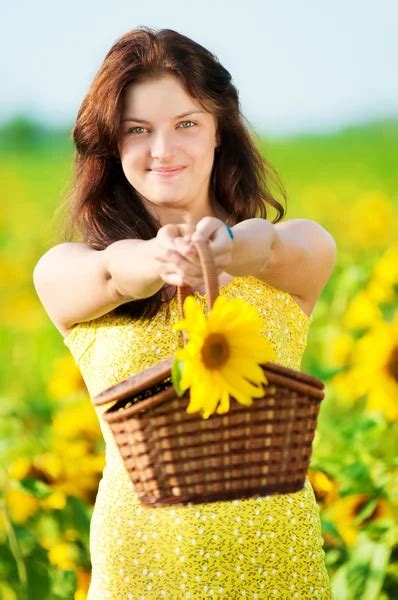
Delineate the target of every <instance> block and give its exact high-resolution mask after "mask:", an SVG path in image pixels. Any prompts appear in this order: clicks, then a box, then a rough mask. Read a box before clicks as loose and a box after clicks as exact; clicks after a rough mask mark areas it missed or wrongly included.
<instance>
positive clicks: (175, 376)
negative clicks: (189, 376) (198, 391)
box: [171, 359, 184, 398]
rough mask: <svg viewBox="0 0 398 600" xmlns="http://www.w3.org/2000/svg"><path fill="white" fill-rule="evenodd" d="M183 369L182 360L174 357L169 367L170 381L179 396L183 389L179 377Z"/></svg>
mask: <svg viewBox="0 0 398 600" xmlns="http://www.w3.org/2000/svg"><path fill="white" fill-rule="evenodd" d="M183 370H184V361H182V360H177V359H175V361H174V362H173V364H172V367H171V381H172V382H173V386H174V389H175V391H176V393H177V396H178V397H179V398H181V396H183V395H184V390H183V389H182V388H181V377H182V372H183Z"/></svg>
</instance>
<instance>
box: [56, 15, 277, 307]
mask: <svg viewBox="0 0 398 600" xmlns="http://www.w3.org/2000/svg"><path fill="white" fill-rule="evenodd" d="M165 74H173V75H176V76H177V77H178V78H179V80H180V81H181V83H182V85H183V86H184V89H185V90H186V91H187V93H188V94H190V95H191V97H193V98H195V99H197V100H198V101H199V103H200V104H201V106H203V107H204V108H205V109H206V110H208V111H209V112H212V113H213V114H214V115H215V117H216V120H217V124H218V131H219V133H220V148H219V151H218V152H216V153H215V156H214V163H213V168H212V172H211V186H212V192H213V194H214V197H215V198H216V199H217V202H218V203H219V204H220V205H221V206H222V207H223V208H224V210H225V211H226V213H227V214H228V215H230V216H229V217H228V218H227V220H226V221H227V222H228V223H229V224H230V225H233V224H235V223H239V222H240V221H243V220H246V219H250V218H253V217H259V218H265V219H266V218H267V205H271V206H273V207H274V208H275V209H276V211H277V216H276V218H275V219H274V220H273V221H272V222H273V223H277V222H278V221H279V220H281V219H282V218H283V216H284V214H285V212H284V209H283V207H282V206H281V204H279V202H277V200H275V198H274V197H273V195H272V194H271V191H270V187H269V186H270V183H271V181H272V180H273V181H274V183H276V185H277V187H278V189H279V191H280V192H281V194H282V196H283V198H284V200H285V201H286V192H285V189H284V187H283V185H282V183H281V182H280V180H279V177H278V175H277V173H276V171H275V170H274V168H273V167H272V166H271V165H270V164H269V163H268V162H267V161H266V160H265V159H264V158H263V156H262V155H261V154H260V152H259V150H258V149H257V147H256V145H255V142H254V139H253V137H252V135H251V133H250V131H249V127H248V125H247V122H246V119H245V117H244V116H243V115H242V113H241V111H240V103H239V98H238V91H237V90H236V88H235V86H234V85H233V83H232V82H231V75H230V73H229V72H228V71H227V70H226V69H225V68H224V67H223V66H222V65H221V64H220V62H219V61H218V59H217V57H216V56H215V55H214V54H212V53H211V52H210V51H209V50H207V49H206V48H204V47H203V46H201V45H200V44H198V43H196V42H194V41H193V40H191V39H189V38H188V37H186V36H184V35H182V34H180V33H177V32H176V31H173V30H172V29H161V30H155V29H153V28H150V27H139V28H137V29H133V30H132V31H129V32H127V33H126V34H124V35H123V36H121V37H120V38H119V39H118V40H117V41H116V42H115V43H114V44H113V46H112V47H111V49H110V50H109V52H108V53H107V55H106V57H105V59H104V61H103V63H102V65H101V67H100V69H99V71H98V73H97V74H96V76H95V78H94V80H93V82H92V84H91V87H90V88H89V90H88V93H87V95H86V97H85V98H84V100H83V102H82V105H81V107H80V109H79V112H78V115H77V119H76V123H75V126H74V128H73V132H72V136H73V141H74V144H75V146H76V154H75V164H74V174H73V180H72V186H71V189H70V191H69V193H68V194H67V196H66V198H65V200H64V204H63V206H60V209H62V208H63V209H66V215H65V216H64V217H63V231H62V234H61V235H62V237H63V240H66V241H80V242H83V243H86V244H87V245H89V246H90V247H92V248H94V249H96V250H103V249H104V248H106V247H107V246H108V245H109V244H112V243H113V242H115V241H117V240H121V239H126V238H138V239H143V240H149V239H151V238H153V237H155V236H156V233H157V231H158V229H159V227H160V223H159V222H157V221H156V219H155V218H154V217H153V216H152V215H151V214H149V212H148V210H147V209H146V208H145V206H144V204H143V203H142V202H141V200H140V198H139V194H138V193H137V192H136V190H135V189H134V188H133V186H132V185H131V184H130V183H129V181H128V180H127V178H126V177H125V175H124V172H123V169H122V166H121V162H120V159H119V152H118V139H119V135H120V132H119V130H120V124H121V118H122V106H123V92H124V89H125V88H126V86H127V85H130V84H132V83H136V82H139V81H142V80H143V79H148V77H154V78H157V77H160V76H162V75H165ZM162 291H163V288H161V290H159V291H158V292H157V293H156V294H154V295H153V296H151V297H150V298H145V299H143V300H135V301H130V302H127V303H125V304H122V305H120V306H119V307H117V308H116V309H114V312H115V313H117V314H126V315H130V316H132V317H135V318H139V317H141V318H151V317H153V316H154V315H155V314H156V313H157V311H158V310H159V308H160V306H161V302H162V299H163V295H162Z"/></svg>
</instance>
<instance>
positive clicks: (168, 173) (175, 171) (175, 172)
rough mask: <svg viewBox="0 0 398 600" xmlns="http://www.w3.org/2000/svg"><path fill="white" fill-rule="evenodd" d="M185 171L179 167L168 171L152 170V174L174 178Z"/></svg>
mask: <svg viewBox="0 0 398 600" xmlns="http://www.w3.org/2000/svg"><path fill="white" fill-rule="evenodd" d="M184 169H185V167H179V168H177V169H166V170H157V169H151V173H153V174H154V175H158V176H159V177H166V178H167V177H174V176H175V175H178V174H179V173H181V172H182V171H183V170H184Z"/></svg>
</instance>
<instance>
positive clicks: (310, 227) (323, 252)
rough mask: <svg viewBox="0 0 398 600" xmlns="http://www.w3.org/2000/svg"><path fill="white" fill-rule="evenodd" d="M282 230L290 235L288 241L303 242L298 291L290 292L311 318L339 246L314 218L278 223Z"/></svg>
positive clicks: (298, 267)
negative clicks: (298, 240) (296, 240)
mask: <svg viewBox="0 0 398 600" xmlns="http://www.w3.org/2000/svg"><path fill="white" fill-rule="evenodd" d="M275 227H276V228H277V229H278V230H279V231H284V232H285V233H286V234H287V235H286V237H285V239H289V236H290V237H291V239H294V238H296V239H300V240H301V241H302V242H303V254H302V258H301V262H300V265H296V266H297V269H298V270H299V272H298V273H297V272H296V276H295V278H294V281H295V284H296V285H295V288H294V289H292V290H289V293H290V294H291V296H292V298H293V299H294V300H295V301H296V302H297V304H298V305H299V306H300V307H301V308H302V310H303V311H304V312H305V313H306V314H307V315H308V316H311V314H312V311H313V309H314V307H315V304H316V302H317V300H318V298H319V297H320V295H321V293H322V291H323V289H324V287H325V286H326V284H327V282H328V281H329V279H330V277H331V275H332V273H333V270H334V267H335V264H336V256H337V245H336V241H335V239H334V237H333V236H332V234H331V233H330V232H329V231H328V230H327V229H325V228H324V227H323V226H322V225H321V224H320V223H317V222H316V221H313V220H311V219H290V220H286V221H282V222H280V223H276V224H275Z"/></svg>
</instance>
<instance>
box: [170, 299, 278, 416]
mask: <svg viewBox="0 0 398 600" xmlns="http://www.w3.org/2000/svg"><path fill="white" fill-rule="evenodd" d="M184 315H185V318H184V319H183V320H181V321H179V322H178V323H176V324H175V325H174V329H183V330H185V331H186V332H187V333H188V337H189V340H188V342H187V344H186V345H185V347H184V348H182V349H180V350H177V352H176V354H175V359H176V360H175V363H174V366H175V365H177V371H178V376H179V377H181V378H180V379H179V381H178V387H179V389H180V391H181V392H183V391H185V390H187V389H188V388H190V402H189V405H188V407H187V413H194V412H198V411H202V416H203V418H204V419H207V418H208V417H209V416H210V415H211V414H213V413H214V412H215V411H217V413H218V414H224V413H226V412H228V410H229V406H230V404H229V400H230V395H231V396H233V397H234V398H235V399H236V400H237V401H238V402H239V403H240V404H243V405H245V406H251V404H252V402H253V398H260V397H262V396H263V395H264V390H263V386H262V384H263V383H268V381H267V379H266V377H265V374H264V371H263V369H262V368H261V366H260V365H261V364H264V363H266V362H267V361H275V353H274V350H273V348H272V346H271V344H270V342H269V341H268V340H267V339H266V338H265V337H264V335H262V333H261V330H262V328H263V326H264V322H263V320H262V318H261V316H260V315H259V313H258V311H257V309H256V308H255V307H253V306H250V305H249V304H248V303H247V302H245V301H244V300H242V299H240V298H233V299H228V298H226V297H225V296H217V298H216V300H215V302H214V304H213V307H212V309H211V311H210V312H209V314H208V316H207V317H206V315H205V314H204V312H203V310H202V308H201V307H200V306H199V305H198V304H197V302H196V301H195V299H194V298H193V296H187V297H186V298H185V301H184ZM174 382H175V379H174V378H173V383H174Z"/></svg>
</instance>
